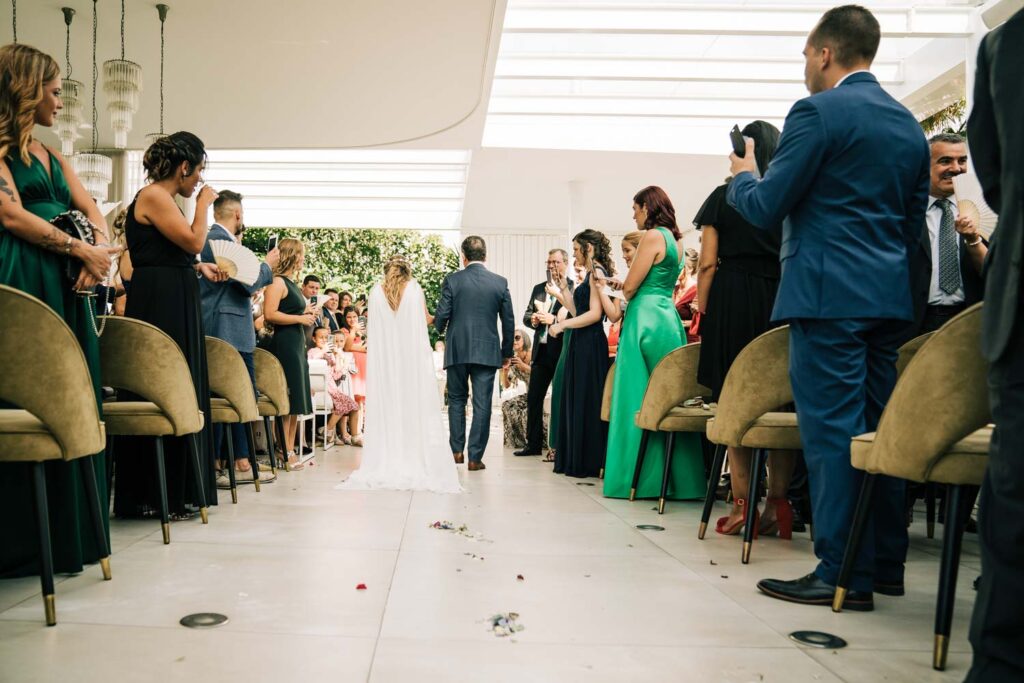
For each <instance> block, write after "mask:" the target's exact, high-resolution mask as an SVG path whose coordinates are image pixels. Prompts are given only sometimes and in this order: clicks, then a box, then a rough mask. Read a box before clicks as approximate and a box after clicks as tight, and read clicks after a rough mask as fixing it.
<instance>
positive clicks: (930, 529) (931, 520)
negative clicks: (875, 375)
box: [896, 332, 936, 538]
mask: <svg viewBox="0 0 1024 683" xmlns="http://www.w3.org/2000/svg"><path fill="white" fill-rule="evenodd" d="M933 334H935V332H926V333H925V334H922V335H920V336H918V337H914V338H913V339H911V340H910V341H908V342H907V343H906V344H904V345H903V346H901V347H900V355H899V357H898V358H897V359H896V375H897V377H898V376H900V375H902V374H903V371H904V370H905V369H906V368H907V364H909V363H910V359H911V358H913V357H914V354H916V353H917V352H918V351H919V350H920V349H921V346H922V345H923V344H924V343H925V342H926V341H928V339H929V338H930V337H931V336H932V335H933ZM935 487H936V485H935V484H934V483H930V484H925V487H924V503H925V530H926V532H927V534H928V538H935V498H936V495H935V493H936V488H935ZM909 502H910V501H908V503H909Z"/></svg>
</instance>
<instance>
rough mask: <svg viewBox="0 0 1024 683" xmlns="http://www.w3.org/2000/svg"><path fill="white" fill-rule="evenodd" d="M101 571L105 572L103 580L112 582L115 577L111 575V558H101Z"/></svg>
mask: <svg viewBox="0 0 1024 683" xmlns="http://www.w3.org/2000/svg"><path fill="white" fill-rule="evenodd" d="M100 569H102V570H103V580H104V581H110V579H112V578H113V575H112V574H111V573H110V556H109V555H108V556H107V557H101V558H100Z"/></svg>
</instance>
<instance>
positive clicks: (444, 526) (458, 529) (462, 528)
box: [427, 520, 490, 543]
mask: <svg viewBox="0 0 1024 683" xmlns="http://www.w3.org/2000/svg"><path fill="white" fill-rule="evenodd" d="M427 528H429V529H437V530H438V531H450V532H452V533H453V534H457V535H459V536H462V537H464V538H467V539H469V540H470V541H474V542H478V543H479V542H482V543H490V541H489V540H487V539H486V538H484V537H483V534H481V533H480V532H472V531H470V530H469V526H468V525H466V524H456V523H455V522H449V521H448V520H438V521H436V522H434V523H433V524H429V525H427Z"/></svg>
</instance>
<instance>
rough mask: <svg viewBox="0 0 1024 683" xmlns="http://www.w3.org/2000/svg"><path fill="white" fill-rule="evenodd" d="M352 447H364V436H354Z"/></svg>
mask: <svg viewBox="0 0 1024 683" xmlns="http://www.w3.org/2000/svg"><path fill="white" fill-rule="evenodd" d="M352 445H353V446H362V445H363V437H362V436H353V437H352Z"/></svg>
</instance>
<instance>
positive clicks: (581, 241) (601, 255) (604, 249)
mask: <svg viewBox="0 0 1024 683" xmlns="http://www.w3.org/2000/svg"><path fill="white" fill-rule="evenodd" d="M572 241H573V242H575V243H576V244H578V245H580V248H581V249H582V251H583V254H584V255H586V253H587V245H588V244H589V245H590V246H592V247H594V255H593V260H594V263H595V264H596V265H599V266H601V267H602V268H604V272H605V274H606V275H607V276H608V277H611V276H612V275H615V263H614V262H613V261H612V245H611V242H609V241H608V238H607V237H605V236H604V233H603V232H598V231H597V230H590V229H587V230H584V231H583V232H581V233H579V234H577V235H576V236H575V237H573V238H572Z"/></svg>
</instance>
